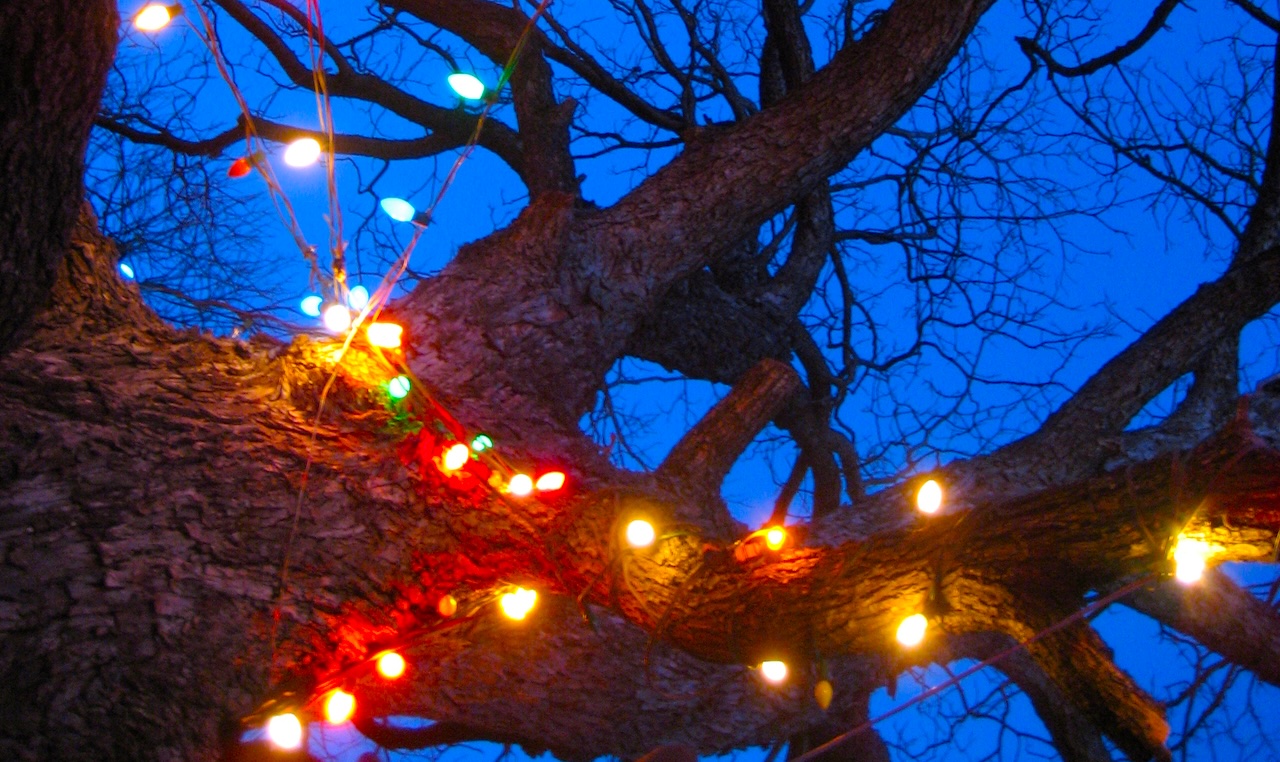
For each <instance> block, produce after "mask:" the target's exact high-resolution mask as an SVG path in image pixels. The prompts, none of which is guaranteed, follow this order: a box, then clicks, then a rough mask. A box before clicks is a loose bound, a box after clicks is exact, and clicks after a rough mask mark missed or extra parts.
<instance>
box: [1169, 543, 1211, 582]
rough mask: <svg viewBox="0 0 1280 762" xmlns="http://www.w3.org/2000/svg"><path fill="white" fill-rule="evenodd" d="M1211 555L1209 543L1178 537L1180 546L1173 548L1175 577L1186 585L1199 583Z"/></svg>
mask: <svg viewBox="0 0 1280 762" xmlns="http://www.w3.org/2000/svg"><path fill="white" fill-rule="evenodd" d="M1210 553H1211V549H1210V548H1209V543H1207V542H1205V541H1203V540H1193V539H1191V538H1190V537H1186V536H1184V535H1178V544H1177V545H1175V546H1174V548H1173V563H1174V565H1175V566H1174V572H1173V576H1174V577H1176V578H1177V579H1178V581H1179V582H1181V583H1183V584H1184V585H1190V584H1192V583H1194V582H1199V581H1200V578H1201V577H1203V576H1204V569H1205V563H1206V561H1208V559H1209V555H1210Z"/></svg>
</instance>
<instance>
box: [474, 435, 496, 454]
mask: <svg viewBox="0 0 1280 762" xmlns="http://www.w3.org/2000/svg"><path fill="white" fill-rule="evenodd" d="M492 447H493V439H492V438H490V436H489V435H488V434H476V435H475V437H474V438H473V439H472V440H471V449H473V450H475V451H476V452H484V451H485V450H488V449H490V448H492Z"/></svg>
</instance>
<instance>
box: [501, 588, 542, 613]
mask: <svg viewBox="0 0 1280 762" xmlns="http://www.w3.org/2000/svg"><path fill="white" fill-rule="evenodd" d="M537 602H538V593H537V591H535V590H526V589H524V588H523V587H517V588H516V589H515V591H514V592H510V593H503V594H502V597H501V598H499V599H498V603H499V605H501V606H502V613H503V614H506V615H507V618H508V619H515V620H516V621H519V620H521V619H524V618H525V617H526V616H528V615H529V612H530V611H533V607H534V605H535V604H537Z"/></svg>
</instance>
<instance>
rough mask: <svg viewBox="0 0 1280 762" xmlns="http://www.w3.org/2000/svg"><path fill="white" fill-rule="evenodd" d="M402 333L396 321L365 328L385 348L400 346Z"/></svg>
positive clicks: (402, 330) (366, 332)
mask: <svg viewBox="0 0 1280 762" xmlns="http://www.w3.org/2000/svg"><path fill="white" fill-rule="evenodd" d="M402 333H404V329H403V328H401V327H400V326H398V325H396V324H395V323H370V324H369V327H368V328H366V329H364V334H365V336H367V337H368V338H369V343H370V344H372V345H373V346H375V347H382V348H383V349H397V348H399V346H400V334H402ZM464 446H465V445H464Z"/></svg>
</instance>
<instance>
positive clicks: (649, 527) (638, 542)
mask: <svg viewBox="0 0 1280 762" xmlns="http://www.w3.org/2000/svg"><path fill="white" fill-rule="evenodd" d="M656 538H657V535H656V533H655V532H654V531H653V524H650V523H649V522H647V521H645V520H644V519H636V520H635V521H633V522H631V523H630V524H627V543H628V544H629V545H631V547H633V548H647V547H649V546H650V545H652V544H653V541H654V540H655V539H656Z"/></svg>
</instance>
